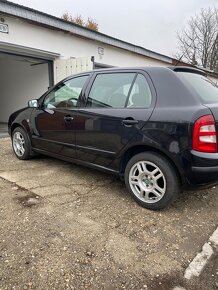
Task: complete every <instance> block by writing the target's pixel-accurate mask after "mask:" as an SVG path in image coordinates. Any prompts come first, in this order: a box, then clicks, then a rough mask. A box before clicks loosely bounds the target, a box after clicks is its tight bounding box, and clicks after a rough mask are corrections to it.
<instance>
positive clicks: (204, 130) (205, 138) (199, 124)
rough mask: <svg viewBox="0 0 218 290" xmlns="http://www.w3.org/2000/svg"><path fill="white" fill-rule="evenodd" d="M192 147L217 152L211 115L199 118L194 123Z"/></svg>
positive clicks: (202, 150)
mask: <svg viewBox="0 0 218 290" xmlns="http://www.w3.org/2000/svg"><path fill="white" fill-rule="evenodd" d="M192 149H194V150H197V151H201V152H208V153H211V152H217V137H216V126H215V120H214V117H213V116H212V115H206V116H203V117H201V118H199V119H198V120H197V121H196V122H195V124H194V131H193V137H192Z"/></svg>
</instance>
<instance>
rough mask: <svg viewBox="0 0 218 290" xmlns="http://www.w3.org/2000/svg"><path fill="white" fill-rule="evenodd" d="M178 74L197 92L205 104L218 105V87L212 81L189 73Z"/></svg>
mask: <svg viewBox="0 0 218 290" xmlns="http://www.w3.org/2000/svg"><path fill="white" fill-rule="evenodd" d="M178 74H179V75H180V77H181V78H182V80H183V81H184V82H185V83H186V84H188V86H189V87H191V88H192V89H194V91H195V92H197V95H198V96H199V97H200V98H201V101H202V102H203V103H218V87H217V85H216V84H215V83H214V82H212V81H211V80H210V79H208V78H206V77H205V76H202V75H199V74H194V73H189V72H178Z"/></svg>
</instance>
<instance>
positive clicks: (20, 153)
mask: <svg viewBox="0 0 218 290" xmlns="http://www.w3.org/2000/svg"><path fill="white" fill-rule="evenodd" d="M12 147H13V150H14V153H15V155H16V156H17V158H18V159H21V160H26V159H29V158H31V152H32V148H31V144H30V141H29V138H28V136H27V134H26V132H25V131H24V129H23V128H21V127H17V128H16V129H15V130H14V131H13V133H12Z"/></svg>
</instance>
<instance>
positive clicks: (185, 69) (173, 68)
mask: <svg viewBox="0 0 218 290" xmlns="http://www.w3.org/2000/svg"><path fill="white" fill-rule="evenodd" d="M169 69H170V70H171V71H174V72H190V73H196V74H201V75H204V76H205V75H206V73H205V72H204V71H203V70H200V69H197V68H194V67H189V66H169V67H163V66H137V67H113V68H102V69H94V70H91V71H85V72H81V73H78V74H73V75H70V76H68V77H67V78H66V79H65V80H67V79H70V78H72V77H75V76H82V75H85V74H93V73H102V72H119V71H120V72H121V71H122V72H123V71H134V70H135V71H136V70H137V71H139V70H141V71H145V72H152V71H154V70H155V71H157V70H169Z"/></svg>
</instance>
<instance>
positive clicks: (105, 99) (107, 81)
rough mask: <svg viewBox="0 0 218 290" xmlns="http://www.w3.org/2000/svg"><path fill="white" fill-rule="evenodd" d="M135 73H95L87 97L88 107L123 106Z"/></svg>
mask: <svg viewBox="0 0 218 290" xmlns="http://www.w3.org/2000/svg"><path fill="white" fill-rule="evenodd" d="M134 77H135V73H108V74H99V75H97V77H96V79H95V81H94V83H93V85H92V88H91V91H90V94H89V98H88V103H87V105H88V106H89V107H104V108H105V107H106V108H124V107H125V104H126V101H127V97H128V95H129V91H130V88H131V85H132V82H133V80H134Z"/></svg>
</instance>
